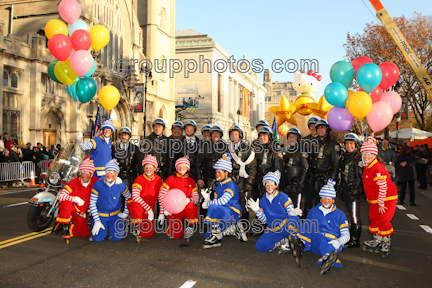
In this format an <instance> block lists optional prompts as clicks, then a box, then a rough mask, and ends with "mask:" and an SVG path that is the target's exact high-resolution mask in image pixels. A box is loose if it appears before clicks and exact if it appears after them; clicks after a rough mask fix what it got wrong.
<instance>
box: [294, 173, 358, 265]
mask: <svg viewBox="0 0 432 288" xmlns="http://www.w3.org/2000/svg"><path fill="white" fill-rule="evenodd" d="M335 184H336V182H335V181H334V180H332V179H328V181H327V184H326V185H324V186H323V187H322V188H321V191H320V192H319V196H320V197H321V203H320V204H318V205H317V206H315V207H313V208H312V209H311V210H310V212H309V214H308V216H307V218H306V221H305V222H304V223H303V227H302V231H301V232H300V233H298V234H297V235H295V236H294V235H290V236H288V240H289V244H290V248H291V253H292V254H293V256H294V259H295V261H296V264H297V266H298V267H300V258H301V256H302V252H306V251H312V253H314V254H317V255H319V256H320V257H321V258H320V259H319V260H318V262H317V263H318V265H320V266H321V268H320V274H324V273H327V272H328V271H329V270H330V269H331V268H332V267H333V266H334V267H337V268H341V267H342V263H341V262H340V260H339V259H338V256H339V254H340V253H341V252H342V248H343V245H344V244H345V243H347V242H348V241H349V238H350V234H349V230H348V221H347V219H346V216H345V214H344V213H343V212H342V210H340V209H337V208H336V205H335V204H334V203H335V198H336V191H335V189H334V185H335ZM312 228H315V229H314V231H312Z"/></svg>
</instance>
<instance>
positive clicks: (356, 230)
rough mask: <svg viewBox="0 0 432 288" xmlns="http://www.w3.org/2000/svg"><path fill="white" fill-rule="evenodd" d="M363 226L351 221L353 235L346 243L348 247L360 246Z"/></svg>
mask: <svg viewBox="0 0 432 288" xmlns="http://www.w3.org/2000/svg"><path fill="white" fill-rule="evenodd" d="M361 228H362V225H360V224H354V223H351V237H350V240H349V241H348V243H346V244H345V247H346V248H360V236H361Z"/></svg>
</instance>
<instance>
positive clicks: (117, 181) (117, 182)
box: [115, 177, 123, 185]
mask: <svg viewBox="0 0 432 288" xmlns="http://www.w3.org/2000/svg"><path fill="white" fill-rule="evenodd" d="M122 183H123V180H122V179H121V178H120V177H117V178H116V180H115V184H117V185H118V184H122Z"/></svg>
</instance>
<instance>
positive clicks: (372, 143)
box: [360, 136, 378, 155]
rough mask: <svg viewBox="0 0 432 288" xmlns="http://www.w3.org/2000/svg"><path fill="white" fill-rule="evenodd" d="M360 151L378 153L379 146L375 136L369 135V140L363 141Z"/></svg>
mask: <svg viewBox="0 0 432 288" xmlns="http://www.w3.org/2000/svg"><path fill="white" fill-rule="evenodd" d="M360 153H371V154H374V155H378V147H377V145H376V140H375V138H373V137H371V136H369V137H368V140H367V141H366V142H365V143H363V145H362V147H361V148H360Z"/></svg>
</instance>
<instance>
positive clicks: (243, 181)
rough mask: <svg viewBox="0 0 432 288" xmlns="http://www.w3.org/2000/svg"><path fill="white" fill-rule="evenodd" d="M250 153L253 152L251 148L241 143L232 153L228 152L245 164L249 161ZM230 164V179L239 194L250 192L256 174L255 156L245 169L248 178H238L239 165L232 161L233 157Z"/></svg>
mask: <svg viewBox="0 0 432 288" xmlns="http://www.w3.org/2000/svg"><path fill="white" fill-rule="evenodd" d="M228 147H229V145H228ZM233 148H234V147H233ZM252 152H253V151H252V149H251V147H250V146H249V145H248V144H247V143H246V142H241V143H240V145H239V146H238V147H236V148H235V149H234V151H230V153H231V155H232V154H233V153H235V154H236V155H237V156H238V157H239V158H240V160H241V161H242V162H246V161H247V160H248V159H249V157H250V155H251V154H252ZM232 163H233V171H232V176H233V177H232V179H233V180H234V182H235V183H236V184H237V187H238V188H239V191H240V192H241V191H248V192H249V191H252V185H253V181H254V179H255V176H256V173H257V162H256V159H255V156H253V160H252V162H251V163H249V164H248V165H246V167H245V170H246V173H247V174H248V175H249V177H248V178H243V177H240V176H239V171H240V165H239V164H237V162H236V161H235V160H234V157H233V159H232Z"/></svg>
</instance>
